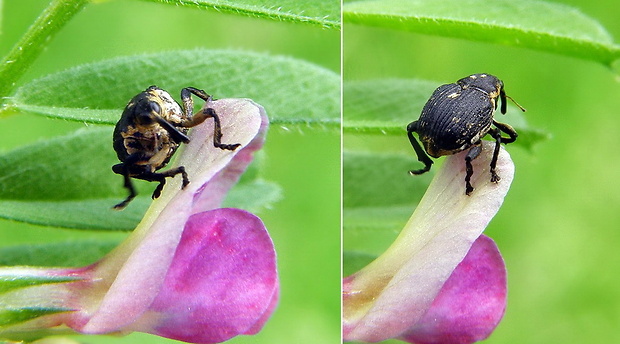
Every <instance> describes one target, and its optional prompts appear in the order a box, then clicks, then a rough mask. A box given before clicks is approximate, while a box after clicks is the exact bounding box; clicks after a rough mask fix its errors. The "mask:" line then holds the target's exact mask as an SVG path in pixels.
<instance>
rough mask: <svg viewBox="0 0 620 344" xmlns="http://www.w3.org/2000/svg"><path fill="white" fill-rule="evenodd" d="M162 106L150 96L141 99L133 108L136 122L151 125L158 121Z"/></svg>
mask: <svg viewBox="0 0 620 344" xmlns="http://www.w3.org/2000/svg"><path fill="white" fill-rule="evenodd" d="M160 113H161V106H160V105H159V104H158V103H157V102H155V101H153V100H150V99H148V98H146V97H145V98H141V99H139V100H138V101H137V102H136V104H135V106H134V108H133V117H134V119H135V121H136V124H139V125H143V126H149V125H152V124H153V123H156V122H157V117H158V116H160V115H161V114H160Z"/></svg>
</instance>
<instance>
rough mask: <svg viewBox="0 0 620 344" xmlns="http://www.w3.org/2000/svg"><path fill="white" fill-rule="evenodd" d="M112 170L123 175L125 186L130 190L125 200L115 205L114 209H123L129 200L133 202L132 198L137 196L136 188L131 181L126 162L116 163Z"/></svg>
mask: <svg viewBox="0 0 620 344" xmlns="http://www.w3.org/2000/svg"><path fill="white" fill-rule="evenodd" d="M112 171H114V173H116V174H120V175H122V176H123V178H124V181H125V182H124V185H123V186H124V187H125V188H126V189H127V190H129V196H127V198H125V200H124V201H122V202H120V203H119V204H117V205H115V206H114V209H116V210H122V209H123V208H125V207H126V206H127V204H129V202H131V200H132V199H134V198H135V197H136V195H137V193H136V189H135V188H134V187H133V183H132V182H131V178H130V177H129V171H127V168H126V166H125V164H116V165H114V166H112Z"/></svg>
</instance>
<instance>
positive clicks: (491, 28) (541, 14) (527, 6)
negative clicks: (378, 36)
mask: <svg viewBox="0 0 620 344" xmlns="http://www.w3.org/2000/svg"><path fill="white" fill-rule="evenodd" d="M343 18H344V20H345V21H346V22H349V23H356V24H362V25H368V26H378V27H385V28H391V29H396V30H405V31H413V32H419V33H424V34H432V35H439V36H447V37H455V38H463V39H468V40H474V41H482V42H490V43H495V44H505V45H512V46H517V47H524V48H530V49H537V50H543V51H547V52H552V53H557V54H563V55H567V56H573V57H578V58H583V59H588V60H593V61H597V62H600V63H603V64H605V65H608V66H610V65H611V64H612V62H613V61H614V60H616V59H618V58H620V47H619V46H618V45H616V44H614V42H613V40H612V38H611V36H610V35H609V34H608V33H607V31H605V29H604V28H603V27H602V26H601V25H600V24H599V23H598V22H597V21H596V20H593V19H592V18H590V17H588V16H586V15H584V14H583V13H581V12H580V11H579V10H577V9H575V8H572V7H569V6H566V5H562V4H557V3H549V2H543V1H536V0H520V1H512V0H494V1H485V0H371V1H356V2H351V3H347V4H345V6H344V9H343Z"/></svg>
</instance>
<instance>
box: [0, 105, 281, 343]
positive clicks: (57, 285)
mask: <svg viewBox="0 0 620 344" xmlns="http://www.w3.org/2000/svg"><path fill="white" fill-rule="evenodd" d="M209 105H210V106H211V107H213V108H215V110H216V111H217V112H218V114H219V115H220V119H221V124H222V132H223V133H224V138H223V141H224V142H231V143H241V147H240V148H238V149H237V150H235V151H227V150H221V149H218V148H215V147H213V144H212V142H213V137H212V134H213V123H212V122H210V121H207V122H205V123H203V124H202V125H200V126H198V127H196V128H195V129H193V130H192V131H191V133H190V139H191V143H190V144H189V145H187V146H185V148H184V150H183V151H181V152H180V153H177V154H178V155H179V156H178V157H177V161H176V163H177V164H179V165H183V166H185V168H186V170H187V171H188V173H189V176H190V181H191V183H190V184H189V185H188V186H187V187H186V188H185V189H184V190H181V180H180V178H174V179H172V180H170V181H169V182H168V183H167V184H166V187H165V188H164V191H163V193H162V195H161V196H160V198H158V199H157V200H155V201H154V202H153V204H152V206H151V207H150V208H149V210H148V211H147V213H146V215H145V217H144V218H143V220H142V222H141V223H140V224H139V225H138V227H137V228H136V229H135V231H134V232H133V233H132V234H131V235H130V236H129V237H128V238H127V240H125V241H124V242H123V243H122V244H121V245H119V247H117V248H116V249H115V250H114V251H112V252H111V253H110V254H108V255H107V256H105V257H104V258H103V259H101V260H100V261H99V262H97V263H95V264H93V265H90V266H87V267H84V268H78V269H42V268H19V267H14V268H5V269H0V279H5V280H6V279H13V280H15V281H22V282H24V283H26V284H25V285H26V286H27V287H25V286H24V285H21V286H20V284H19V283H18V284H17V286H16V287H15V288H13V289H11V290H9V291H8V292H4V293H2V291H0V305H3V303H4V305H5V306H0V312H2V311H4V310H5V309H13V310H17V311H18V312H19V311H21V314H22V316H21V318H20V317H14V318H12V319H13V320H12V321H9V324H10V325H12V326H9V327H5V328H4V329H3V331H0V338H1V337H6V338H23V337H24V336H26V335H28V334H32V333H33V332H35V333H36V332H37V331H45V330H55V331H61V332H62V331H68V330H71V331H75V332H79V333H88V334H104V333H128V332H132V331H140V332H147V333H152V334H156V335H159V336H163V337H167V338H173V339H177V340H182V341H186V342H191V343H218V342H222V341H225V340H228V339H230V338H232V337H235V336H237V335H240V334H255V333H257V332H258V331H260V329H261V328H262V327H263V325H264V324H265V322H266V321H267V320H268V318H269V317H270V315H271V313H272V312H273V310H274V308H275V306H276V304H277V301H278V291H279V286H278V275H277V271H276V254H275V251H274V247H273V243H272V241H271V238H270V237H269V234H268V232H267V230H266V229H265V226H264V225H263V223H262V221H261V220H260V219H259V218H258V217H256V216H255V215H253V214H250V213H248V212H246V211H243V210H240V209H230V208H229V209H221V208H219V206H220V204H221V202H222V200H223V198H224V196H225V195H226V193H227V191H228V189H229V188H230V187H231V186H232V185H234V184H235V183H236V182H237V180H238V178H239V177H240V175H241V173H243V171H244V170H245V168H246V167H247V166H248V164H249V163H250V162H251V161H252V156H253V153H254V152H255V151H256V150H258V149H260V148H261V146H262V144H263V141H264V135H265V132H266V130H267V126H268V121H267V117H266V114H265V112H264V110H263V108H262V107H261V106H259V105H257V104H255V103H253V102H252V101H250V100H244V99H222V100H218V101H213V102H212V103H210V104H209ZM32 281H34V282H32ZM24 283H22V284H24ZM28 283H30V284H28ZM2 308H4V309H2ZM27 310H30V313H28V311H27ZM46 314H47V315H46ZM4 325H5V326H6V323H5V324H4ZM20 336H21V337H20Z"/></svg>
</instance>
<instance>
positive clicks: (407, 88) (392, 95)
mask: <svg viewBox="0 0 620 344" xmlns="http://www.w3.org/2000/svg"><path fill="white" fill-rule="evenodd" d="M441 84H443V83H442V82H437V81H427V80H411V79H379V80H364V81H348V82H345V84H344V98H345V99H346V101H345V102H344V116H343V117H344V122H343V131H344V132H345V133H360V134H388V135H400V136H402V137H406V130H405V129H406V127H407V124H409V123H411V122H412V121H414V120H416V119H417V118H418V117H419V116H420V113H421V112H422V108H423V107H424V104H425V103H426V101H427V100H428V98H429V97H430V96H431V94H432V93H433V91H434V90H435V89H436V88H437V87H439V86H440V85H441ZM495 116H496V119H497V120H498V121H500V122H503V123H508V124H511V125H512V126H513V127H514V128H515V129H516V130H517V132H518V133H519V138H518V139H517V141H515V143H512V144H511V146H512V145H520V146H522V147H524V148H526V149H528V150H531V149H532V147H533V146H535V145H536V144H537V143H540V142H541V141H544V140H546V139H548V138H549V134H548V133H546V132H544V131H542V130H539V129H534V128H531V127H529V126H528V124H527V122H526V120H525V115H524V114H523V112H521V111H520V110H518V109H517V108H516V107H514V106H512V105H509V106H508V112H507V114H506V115H501V114H500V113H499V112H496V113H495Z"/></svg>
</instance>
